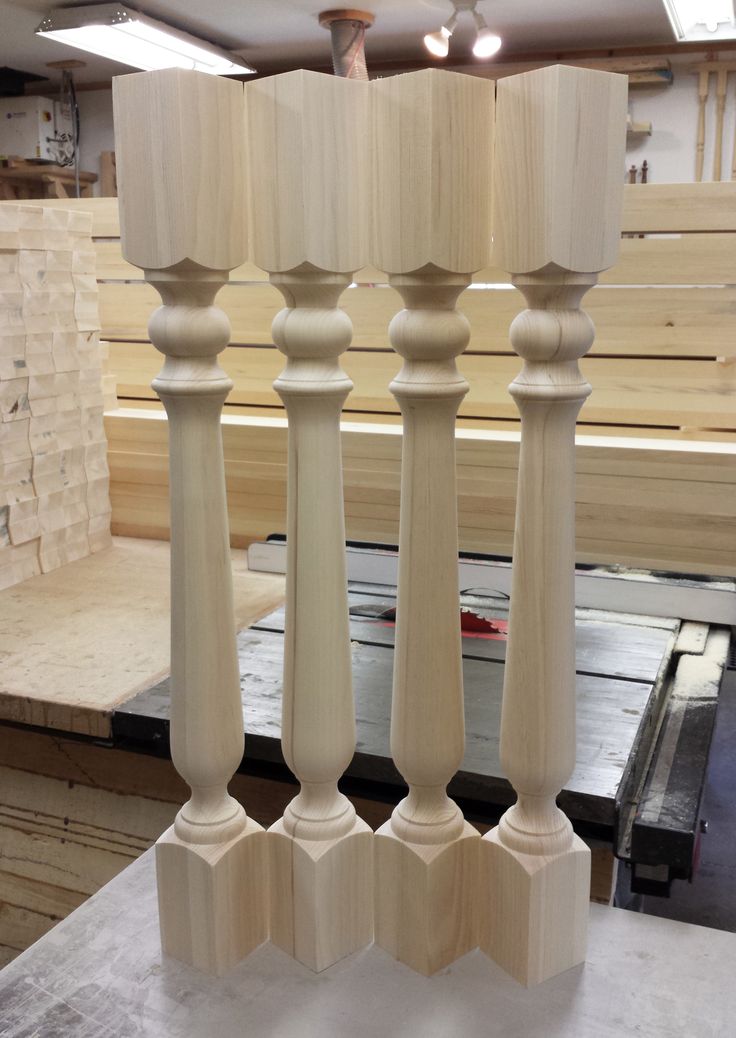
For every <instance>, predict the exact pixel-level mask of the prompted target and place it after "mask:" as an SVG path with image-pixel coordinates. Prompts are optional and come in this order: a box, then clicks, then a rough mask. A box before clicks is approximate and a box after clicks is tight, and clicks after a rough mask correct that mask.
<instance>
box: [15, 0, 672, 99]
mask: <svg viewBox="0 0 736 1038" xmlns="http://www.w3.org/2000/svg"><path fill="white" fill-rule="evenodd" d="M68 6H72V4H71V3H60V2H58V0H50V2H47V3H44V2H43V0H0V65H9V66H11V67H12V68H16V69H21V70H22V71H25V72H34V73H36V74H38V75H47V74H49V73H48V70H47V69H46V62H49V61H62V60H64V59H69V58H79V59H81V60H84V61H85V62H86V67H85V68H84V69H80V70H79V71H78V72H76V73H75V78H76V80H77V82H80V83H83V82H100V81H106V80H109V79H110V78H111V76H114V75H118V74H121V73H125V72H129V71H131V70H130V68H129V67H128V66H124V65H118V64H116V63H115V62H112V61H108V60H106V59H103V58H95V57H94V56H93V55H85V54H84V53H82V52H81V51H75V50H72V49H71V48H69V47H65V46H63V45H62V44H58V43H54V42H52V41H50V40H44V39H41V38H38V37H35V36H34V34H33V33H34V29H35V28H36V26H37V25H38V23H39V22H40V21H41V18H42V17H43V15H44V14H45V13H46V12H47V11H49V10H51V9H54V8H58V7H68ZM129 6H131V7H138V8H139V9H140V10H142V11H144V12H145V13H146V14H150V15H152V16H153V17H157V18H160V19H161V20H163V21H168V22H169V23H171V24H172V25H176V26H178V27H179V28H181V29H185V30H186V31H188V32H190V33H193V34H194V35H198V36H201V37H203V38H205V39H209V40H211V41H212V42H214V43H218V44H220V45H221V46H224V47H226V48H228V49H230V50H233V51H236V52H237V53H240V54H242V56H243V57H244V58H246V60H247V61H248V62H249V64H251V65H252V66H253V67H254V68H256V69H257V70H258V71H259V72H268V71H271V70H279V71H280V70H283V69H285V68H297V67H299V66H300V65H302V64H304V65H328V64H329V62H330V37H329V32H328V31H327V30H325V29H322V28H321V27H320V25H319V22H318V20H317V15H318V14H319V12H320V11H321V10H322V9H323V6H324V7H330V6H336V5H335V3H334V0H333V2H332V3H331V2H330V0H325V3H324V5H323V6H320V2H319V0H209V2H208V3H203V2H202V0H131V3H130V4H129ZM364 8H365V10H369V11H371V12H372V13H373V14H374V15H375V24H374V25H373V27H372V28H371V29H369V30H368V33H367V36H366V58H367V61H368V66H369V69H370V65H371V62H375V63H377V62H387V61H389V62H390V61H394V60H407V61H416V60H427V62H428V63H431V61H432V59H431V58H429V57H428V55H427V53H426V51H425V50H424V48H423V46H422V43H421V39H422V36H423V35H424V33H426V32H431V31H434V30H435V29H438V28H439V26H440V25H441V23H442V22H443V21H444V20H446V18H447V16H448V15H449V14H450V12H451V10H452V8H451V4H450V2H449V0H365V4H364ZM478 11H479V12H480V13H481V14H483V15H484V17H485V18H486V20H487V21H488V23H489V25H490V26H491V27H492V28H493V29H494V30H496V31H498V32H499V34H500V35H501V36H502V37H503V39H504V48H503V50H502V51H501V53H500V55H499V59H500V60H503V59H504V56H506V57H508V56H510V55H513V54H519V53H528V52H531V51H544V52H547V53H549V52H550V51H573V50H585V49H591V50H592V49H596V50H598V49H610V48H617V47H636V46H652V45H661V44H666V45H671V46H673V49H674V46H675V44H674V41H673V38H672V33H671V30H670V27H669V22H668V20H667V16H666V14H665V12H664V7H663V5H662V0H599V2H597V3H595V2H594V3H591V0H479V2H478ZM472 38H473V28H472V22H471V20H470V16H469V15H464V16H462V18H461V22H460V24H459V25H458V28H457V30H456V33H455V35H454V36H453V38H452V41H451V48H450V59H451V60H454V61H455V62H456V63H457V62H458V61H459V60H462V59H463V58H464V57H465V55H468V54H469V50H470V43H471V41H472ZM471 60H472V59H471ZM50 75H51V76H52V77H53V78H58V75H59V73H58V72H56V71H53V70H52V71H51V73H50Z"/></svg>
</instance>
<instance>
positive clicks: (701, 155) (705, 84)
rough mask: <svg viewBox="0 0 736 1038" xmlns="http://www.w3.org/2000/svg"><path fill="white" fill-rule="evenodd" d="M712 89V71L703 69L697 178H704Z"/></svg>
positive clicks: (697, 143) (696, 160) (700, 76)
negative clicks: (707, 118)
mask: <svg viewBox="0 0 736 1038" xmlns="http://www.w3.org/2000/svg"><path fill="white" fill-rule="evenodd" d="M709 89H710V72H708V71H707V70H705V69H701V70H700V72H699V73H698V137H697V141H696V144H695V180H696V181H697V182H698V183H700V182H701V181H702V179H703V163H704V161H705V109H706V105H707V104H708V92H709Z"/></svg>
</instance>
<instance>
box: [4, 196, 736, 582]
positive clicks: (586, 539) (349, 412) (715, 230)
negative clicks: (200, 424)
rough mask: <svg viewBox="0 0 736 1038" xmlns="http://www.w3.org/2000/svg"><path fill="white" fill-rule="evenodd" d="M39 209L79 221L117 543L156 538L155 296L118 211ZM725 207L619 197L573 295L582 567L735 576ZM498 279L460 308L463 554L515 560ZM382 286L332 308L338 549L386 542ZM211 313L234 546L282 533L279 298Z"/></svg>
mask: <svg viewBox="0 0 736 1038" xmlns="http://www.w3.org/2000/svg"><path fill="white" fill-rule="evenodd" d="M43 204H44V205H48V204H49V203H48V202H45V203H43ZM51 204H54V205H58V206H67V207H73V208H75V209H83V210H86V211H89V212H91V213H92V216H93V227H92V236H93V243H94V248H95V252H96V255H97V271H98V279H99V292H100V314H101V325H102V332H103V335H104V337H105V338H106V339H107V340H109V342H110V371H111V372H112V373H113V374H114V376H116V377H117V380H118V398H119V402H120V407H121V409H120V410H119V411H117V412H115V414H114V415H113V414H109V415H108V416H107V418H106V429H107V435H108V441H109V461H110V471H111V499H112V505H113V532H117V533H120V534H125V535H128V536H142V537H168V497H167V495H168V489H167V485H166V484H167V478H168V472H167V469H168V448H167V429H166V422H165V415H164V414H163V411H162V410H161V405H160V404H159V403H158V401H157V399H156V396H155V393H154V392H153V390H152V389H151V387H150V383H151V380H152V378H153V377H154V376H155V375H156V374H157V373H158V371H159V370H160V368H161V356H160V355H159V354H158V352H157V351H156V350H155V348H154V347H153V346H152V345H151V343H150V340H149V338H148V332H147V323H148V318H149V316H150V314H151V311H152V310H153V309H154V308H156V307H157V306H158V305H159V302H160V300H159V298H158V295H157V294H156V292H155V291H154V290H153V289H152V288H150V287H149V286H148V285H146V284H145V283H144V282H143V275H142V272H141V271H140V270H138V269H137V268H135V267H132V266H131V265H130V264H128V263H126V262H125V261H124V260H123V258H122V255H121V251H120V241H119V235H120V227H119V219H118V212H117V200H116V199H110V198H93V199H81V200H79V201H75V202H66V203H63V202H56V203H51ZM0 208H2V206H1V205H0ZM735 213H736V184H734V183H718V184H666V185H660V184H644V185H641V184H637V185H630V186H626V188H625V201H624V223H623V226H624V232H625V237H624V239H623V240H622V242H621V257H620V260H619V262H618V263H617V264H616V266H615V267H613V268H612V269H611V270H610V271H608V272H607V273H606V274H604V275H603V276H602V278H601V284H600V286H599V287H597V288H594V289H593V290H592V291H591V292H589V293H588V294H587V296H586V309H587V311H588V312H589V313H590V315H591V317H592V318H593V320H594V322H595V325H596V341H595V344H594V346H593V348H592V350H591V353H590V355H589V356H588V357H586V358H585V360H584V361H583V363H582V365H581V366H582V367H583V369H584V371H585V374H586V376H587V378H588V379H589V381H590V382H591V384H592V386H593V394H592V396H591V397H590V398H589V399H588V400H587V401H586V403H585V406H584V407H583V409H582V411H581V415H580V421H579V423H578V433H579V438H578V449H577V461H578V493H577V522H578V543H577V547H578V558H579V560H580V561H588V562H601V563H603V562H605V563H617V562H618V563H623V564H625V565H630V566H643V567H650V568H668V569H675V570H679V571H681V572H692V573H713V574H721V575H733V574H734V573H736V550H735V549H734V545H736V363H735V362H736V346H735V345H734V344H735V343H736V287H734V284H735V283H736V218H735V217H734V214H735ZM631 235H634V237H631ZM639 235H646V237H639ZM507 281H508V275H506V274H505V273H504V272H503V271H501V270H498V269H494V268H489V269H487V270H484V271H481V272H480V273H479V274H478V275H477V276H476V278H475V279H474V286H473V287H472V288H471V289H469V290H468V291H467V292H465V293H463V295H462V296H461V297H460V301H459V305H460V308H461V310H463V311H464V312H465V313H466V314H467V316H468V318H469V319H470V322H471V325H472V329H473V336H472V340H471V344H470V347H469V349H468V351H467V352H466V353H465V354H464V355H463V356H462V357H461V358H460V359H459V367H460V369H461V371H462V373H463V375H464V376H465V377H466V378H467V379H468V381H469V382H470V384H471V390H470V392H469V393H468V395H467V397H466V398H465V400H464V401H463V404H462V407H461V411H460V420H459V423H458V426H459V430H460V435H459V437H458V460H459V464H460V469H459V492H460V499H459V505H460V545H461V548H463V549H465V550H475V551H486V552H498V553H500V554H509V553H510V551H511V541H512V527H513V515H514V507H515V492H516V464H517V456H518V439H519V422H518V412H517V410H516V406H515V404H514V402H513V400H512V399H511V397H510V396H509V394H508V391H507V386H508V383H509V382H510V381H511V379H512V378H513V377H514V376H515V374H516V372H517V370H518V368H519V364H520V362H519V360H518V358H517V357H515V356H514V355H513V353H512V350H511V347H510V345H509V341H508V326H509V324H510V322H511V320H512V318H513V317H514V316H515V314H516V313H517V312H518V311H519V310H520V309H523V308H524V306H525V304H524V300H523V297H522V296H521V295H520V294H519V293H518V292H516V291H515V290H514V289H511V288H510V287H509V286H508V285H507V284H506V283H507ZM386 282H387V279H386V276H385V274H383V273H381V272H379V271H377V270H373V269H367V268H366V269H365V270H363V271H359V272H358V273H357V274H356V277H355V285H354V286H353V287H351V288H349V289H348V290H347V291H346V292H345V293H344V294H343V298H342V303H343V305H344V307H345V309H346V311H347V312H348V313H349V314H350V316H351V318H352V320H353V324H354V328H355V335H354V339H353V343H352V346H351V348H350V349H349V350H348V352H347V353H346V354H345V355H344V358H343V360H344V367H345V369H346V371H347V372H348V374H349V375H350V377H351V378H352V379H353V382H354V383H355V389H354V391H353V393H351V395H350V397H349V398H348V400H347V403H346V408H345V415H344V418H345V420H346V422H347V423H353V427H352V428H349V427H345V428H344V433H343V445H344V455H345V466H346V472H345V488H346V513H347V515H346V519H347V534H348V537H350V538H353V539H366V540H376V541H379V540H380V541H384V542H390V543H396V539H397V535H398V479H399V477H398V466H399V457H400V449H401V441H400V431H401V426H400V415H399V413H398V407H397V405H396V401H395V400H394V398H393V397H392V396H391V394H390V393H389V391H388V384H389V382H390V381H391V379H392V378H393V376H394V375H395V374H396V371H397V370H398V367H399V366H400V362H399V359H398V358H397V356H396V355H395V354H394V353H393V351H392V350H391V349H390V346H389V342H388V322H389V320H390V318H391V316H392V315H393V313H394V312H395V311H396V309H398V308H399V306H400V300H399V297H398V295H397V294H396V293H395V292H394V290H393V289H392V288H390V287H388V285H387V283H386ZM218 303H219V305H221V306H222V307H223V309H224V310H225V311H226V312H227V314H228V316H229V317H230V321H231V324H232V330H233V331H232V341H231V345H230V346H229V347H228V348H227V350H226V351H225V352H224V354H223V357H222V363H223V367H224V368H225V370H226V371H227V372H228V374H229V375H230V377H231V378H232V379H233V381H234V383H235V385H234V389H233V391H232V393H231V394H230V397H229V400H228V404H227V405H226V407H225V412H226V416H227V418H226V425H225V427H224V432H225V454H226V467H227V476H228V491H229V507H230V524H231V531H232V534H233V544H235V545H244V544H247V543H249V542H250V541H252V540H255V539H260V538H263V537H265V536H267V535H268V534H269V533H272V532H281V533H283V532H284V531H285V529H286V525H285V472H286V431H285V415H284V411H283V408H282V404H281V400H280V399H279V397H278V396H277V395H276V393H275V392H274V391H273V389H272V381H273V379H274V378H275V377H276V376H277V375H278V374H279V372H280V371H281V370H282V368H283V366H284V358H283V356H282V354H280V353H279V352H278V350H277V349H276V348H275V346H274V345H273V341H272V336H271V321H272V320H273V317H274V315H275V314H276V313H277V311H278V310H280V309H281V307H282V305H283V301H282V299H281V296H280V294H279V293H278V291H277V290H276V289H275V288H273V287H272V286H271V285H269V284H268V281H267V280H266V275H265V273H264V272H263V271H261V270H259V269H258V268H257V267H255V266H254V265H252V264H245V265H243V266H242V267H240V268H238V269H236V270H235V271H233V274H232V278H231V284H230V285H228V286H227V287H226V288H224V289H223V290H222V292H221V293H220V294H219V296H218ZM586 437H587V438H588V439H586Z"/></svg>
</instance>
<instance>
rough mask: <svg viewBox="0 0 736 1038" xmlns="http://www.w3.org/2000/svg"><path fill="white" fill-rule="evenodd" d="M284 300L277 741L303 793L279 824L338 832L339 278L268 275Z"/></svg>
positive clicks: (344, 649) (348, 733)
mask: <svg viewBox="0 0 736 1038" xmlns="http://www.w3.org/2000/svg"><path fill="white" fill-rule="evenodd" d="M271 281H272V282H273V283H274V284H276V285H277V287H279V288H280V289H281V290H282V292H283V293H284V295H285V297H286V298H287V299H288V300H289V301H290V302H291V303H292V306H291V307H290V308H288V309H286V310H282V311H281V313H280V314H279V315H278V316H277V318H276V320H275V321H274V340H275V341H276V344H277V346H278V347H279V348H280V349H281V350H282V352H284V353H285V354H286V355H287V357H288V358H289V361H288V364H287V366H286V369H285V371H284V372H283V374H282V375H281V376H280V377H279V378H278V379H277V380H276V382H275V383H274V388H275V389H276V391H277V392H278V394H279V396H280V397H281V398H282V400H283V401H284V404H285V406H286V410H287V414H288V416H289V467H288V503H287V510H288V521H287V539H286V552H287V562H286V625H285V627H286V630H285V647H284V699H283V720H282V736H281V742H282V747H283V752H284V758H285V760H286V763H287V764H288V765H289V767H290V768H291V770H292V771H293V772H294V773H295V774H296V775H297V776H298V777H299V779H300V781H301V784H302V788H301V792H300V794H299V796H298V797H296V798H295V799H294V800H293V801H292V802H291V803H290V804H289V805H288V806H287V808H286V811H285V812H284V820H283V825H284V829H285V830H286V831H287V832H288V833H289V834H290V835H291V836H298V837H300V838H302V839H307V838H311V839H315V840H325V839H333V838H337V837H340V836H344V835H345V834H346V833H348V832H349V831H350V829H351V828H352V827H353V825H354V823H355V819H356V815H355V808H354V807H353V805H352V804H351V803H350V801H349V800H348V799H347V798H346V797H344V796H343V795H342V794H341V793H339V792H338V790H337V780H338V779H339V777H340V776H341V775H342V773H343V771H344V770H345V768H346V767H347V766H348V764H349V763H350V761H351V759H352V756H353V753H354V751H355V708H354V705H353V695H352V672H351V658H350V630H349V624H348V596H347V575H346V565H345V518H344V506H343V493H342V457H341V451H340V413H341V411H342V405H343V402H344V400H345V398H346V397H347V395H348V393H349V392H350V390H351V389H352V388H353V384H352V382H351V381H350V379H349V378H348V377H347V376H346V375H345V373H344V372H343V371H342V370H341V368H340V365H339V362H338V359H337V358H338V356H339V354H340V353H342V352H343V350H345V349H346V348H347V346H348V345H349V343H350V338H351V333H352V328H351V324H350V320H349V318H348V317H347V315H346V314H345V313H344V312H343V311H341V310H338V309H337V301H338V299H339V297H340V295H341V294H342V291H343V289H344V288H345V287H346V286H347V284H348V278H347V277H341V276H338V275H335V276H334V277H333V278H330V277H329V275H324V274H316V275H315V274H314V273H309V272H306V273H302V274H299V273H292V274H290V275H284V274H281V275H273V276H272V278H271Z"/></svg>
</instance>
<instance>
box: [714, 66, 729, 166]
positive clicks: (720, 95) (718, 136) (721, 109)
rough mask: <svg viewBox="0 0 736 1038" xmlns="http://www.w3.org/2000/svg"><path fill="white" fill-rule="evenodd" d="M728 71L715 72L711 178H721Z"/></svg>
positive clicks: (719, 70)
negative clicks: (714, 122) (714, 117)
mask: <svg viewBox="0 0 736 1038" xmlns="http://www.w3.org/2000/svg"><path fill="white" fill-rule="evenodd" d="M727 87H728V71H727V69H725V68H721V69H718V72H717V73H716V130H715V143H714V146H713V180H722V179H723V118H724V115H725V113H726V92H727Z"/></svg>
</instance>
